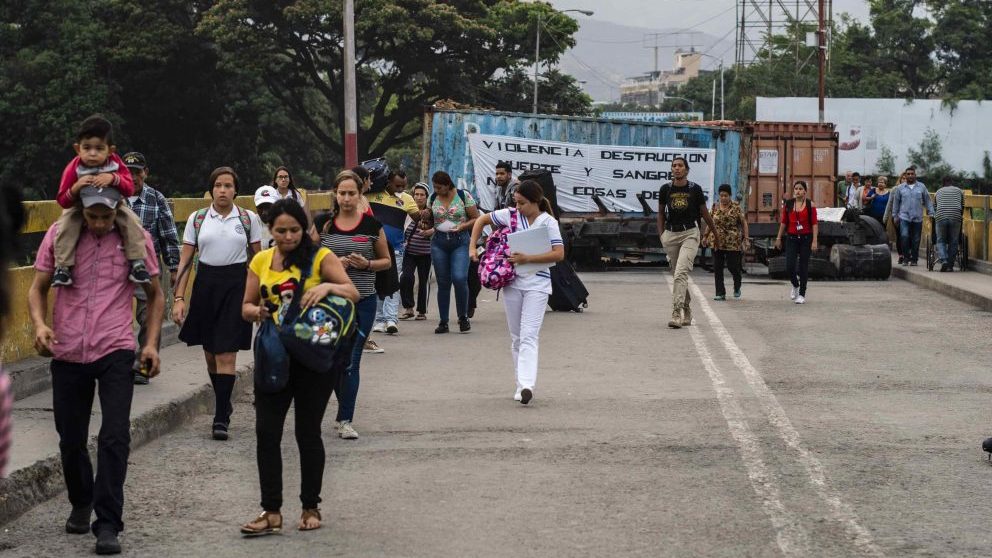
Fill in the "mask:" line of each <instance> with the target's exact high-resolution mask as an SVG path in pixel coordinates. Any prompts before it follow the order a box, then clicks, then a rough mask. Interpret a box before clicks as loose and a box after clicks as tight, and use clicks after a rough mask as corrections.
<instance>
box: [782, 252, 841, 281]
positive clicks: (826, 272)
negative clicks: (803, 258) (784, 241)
mask: <svg viewBox="0 0 992 558" xmlns="http://www.w3.org/2000/svg"><path fill="white" fill-rule="evenodd" d="M809 276H810V278H811V279H832V278H834V277H837V269H836V268H835V267H834V266H833V264H832V263H830V261H829V260H824V259H821V258H816V257H813V258H810V259H809ZM768 277H770V278H772V279H788V277H787V276H786V274H785V256H776V257H774V258H768Z"/></svg>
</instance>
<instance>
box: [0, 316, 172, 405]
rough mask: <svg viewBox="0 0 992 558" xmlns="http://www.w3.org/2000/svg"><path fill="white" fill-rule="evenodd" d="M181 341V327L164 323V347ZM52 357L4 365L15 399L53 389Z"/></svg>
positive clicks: (34, 358) (32, 358) (33, 358)
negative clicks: (50, 370) (50, 371)
mask: <svg viewBox="0 0 992 558" xmlns="http://www.w3.org/2000/svg"><path fill="white" fill-rule="evenodd" d="M178 342H179V327H177V326H176V324H174V323H172V322H171V321H169V322H165V323H163V324H162V347H168V346H169V345H174V344H176V343H178ZM49 362H51V359H50V358H44V357H38V356H36V357H31V358H26V359H23V360H19V361H17V362H13V363H10V364H7V365H5V366H4V372H6V373H7V375H8V376H10V381H11V389H12V391H13V392H14V399H15V400H17V399H24V398H25V397H30V396H32V395H34V394H36V393H41V392H43V391H45V390H49V389H52V377H51V374H50V373H49V366H48V363H49Z"/></svg>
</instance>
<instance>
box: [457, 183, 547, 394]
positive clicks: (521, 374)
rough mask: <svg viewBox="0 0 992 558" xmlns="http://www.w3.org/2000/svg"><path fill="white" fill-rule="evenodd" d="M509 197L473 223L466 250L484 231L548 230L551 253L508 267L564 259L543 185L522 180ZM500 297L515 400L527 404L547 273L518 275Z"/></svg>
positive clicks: (515, 259) (518, 259)
mask: <svg viewBox="0 0 992 558" xmlns="http://www.w3.org/2000/svg"><path fill="white" fill-rule="evenodd" d="M513 197H514V201H515V202H516V207H515V208H506V209H499V210H497V211H494V212H492V213H486V214H484V215H483V216H481V217H479V218H478V219H476V220H475V223H474V224H473V226H472V237H471V239H470V241H469V244H468V246H475V243H476V241H477V240H478V239H479V237H480V236H481V235H482V229H483V228H485V227H486V226H487V225H492V226H493V227H506V228H507V229H508V230H509V232H510V233H515V232H518V231H525V230H529V229H535V228H539V227H541V228H544V229H547V231H548V240H549V241H550V246H551V250H550V251H548V252H545V253H543V254H532V255H527V254H520V253H513V254H512V255H511V256H510V262H511V263H512V264H513V265H514V266H516V265H523V264H541V265H542V266H543V265H545V264H546V265H547V266H549V267H550V266H551V265H553V264H555V263H557V262H560V261H562V260H563V259H565V246H564V244H563V243H562V238H561V230H560V229H559V228H558V221H556V220H555V218H554V217H553V216H552V209H551V202H549V201H548V200H547V198H545V197H544V191H543V190H542V189H541V185H540V184H538V183H537V182H535V181H533V180H525V181H523V182H521V183H520V184H519V185H518V186H517V189H516V192H514V193H513ZM514 224H515V226H514ZM469 254H470V257H471V258H472V259H473V260H478V259H479V256H478V254H477V253H476V252H475V250H471V251H470V253H469ZM502 292H503V300H504V304H505V305H506V323H507V327H508V328H509V330H510V350H511V352H512V354H513V369H514V372H515V373H516V376H517V391H516V393H514V395H513V398H514V400H516V401H520V402H521V403H523V404H524V405H526V404H527V403H529V402H530V400H531V398H532V397H533V396H534V386H535V384H536V383H537V364H538V359H537V356H538V337H539V335H540V332H541V324H542V323H543V322H544V311H545V309H546V308H547V306H548V297H549V296H551V272H550V271H549V270H548V269H542V270H539V271H536V272H529V273H517V274H516V277H515V278H514V279H513V280H512V281H511V282H510V283H509V284H508V285H507V286H505V287H503V289H502Z"/></svg>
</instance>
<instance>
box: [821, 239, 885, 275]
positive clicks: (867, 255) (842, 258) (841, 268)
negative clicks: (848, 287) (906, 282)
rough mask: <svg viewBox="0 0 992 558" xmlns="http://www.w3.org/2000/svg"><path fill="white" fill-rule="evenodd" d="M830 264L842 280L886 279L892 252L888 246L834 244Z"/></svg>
mask: <svg viewBox="0 0 992 558" xmlns="http://www.w3.org/2000/svg"><path fill="white" fill-rule="evenodd" d="M830 262H831V263H832V264H833V267H834V268H835V269H836V270H837V274H838V276H839V277H841V278H843V279H888V278H889V275H890V274H891V273H892V252H891V251H890V250H889V245H888V244H874V245H865V246H852V245H850V244H834V245H833V246H832V247H831V249H830Z"/></svg>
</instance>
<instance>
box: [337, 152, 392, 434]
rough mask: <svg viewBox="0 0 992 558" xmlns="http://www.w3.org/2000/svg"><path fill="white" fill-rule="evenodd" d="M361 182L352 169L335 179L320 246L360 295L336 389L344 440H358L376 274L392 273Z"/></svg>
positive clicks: (380, 232)
mask: <svg viewBox="0 0 992 558" xmlns="http://www.w3.org/2000/svg"><path fill="white" fill-rule="evenodd" d="M362 182H363V181H362V178H361V177H360V176H359V175H358V174H356V173H354V172H352V171H344V172H342V173H341V174H339V175H338V176H337V178H335V180H334V183H335V184H334V192H335V193H334V199H335V204H334V211H333V212H332V214H331V217H330V219H328V220H327V222H326V223H324V225H323V228H322V230H321V231H320V242H321V244H322V245H323V246H324V247H325V248H329V249H330V250H331V251H332V252H334V254H335V255H336V256H337V257H338V258H340V260H341V263H342V264H343V265H344V269H345V271H346V272H347V273H348V277H349V278H350V279H351V281H352V282H353V283H354V284H355V287H357V288H358V294H359V295H360V298H359V300H358V303H357V304H356V305H355V306H356V312H357V313H358V334H357V335H356V339H357V341H356V342H355V347H354V349H353V350H352V354H351V364H350V365H349V366H348V370H347V372H346V373H345V374H344V375H343V376H342V377H341V380H340V381H339V382H338V385H337V386H336V387H335V392H336V393H337V396H338V414H337V418H336V422H337V425H338V436H340V437H341V438H343V439H345V440H356V439H358V432H356V431H355V428H354V427H353V426H352V424H351V421H352V420H353V419H354V418H355V403H356V402H357V400H358V386H359V383H360V376H359V374H360V370H361V365H362V353H363V348H364V347H365V342H366V339H368V336H369V334H371V333H372V325H373V322H374V321H375V310H376V301H377V300H378V296H377V294H376V290H375V276H376V272H377V271H383V270H386V269H389V267H390V265H392V262H391V260H390V257H389V244H388V243H387V242H386V234H385V232H384V231H383V230H382V225H381V224H379V221H377V220H376V218H375V217H373V216H372V215H371V214H368V213H364V212H363V211H362V210H361V204H362V202H363V200H365V197H364V196H362V194H361V188H362Z"/></svg>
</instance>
